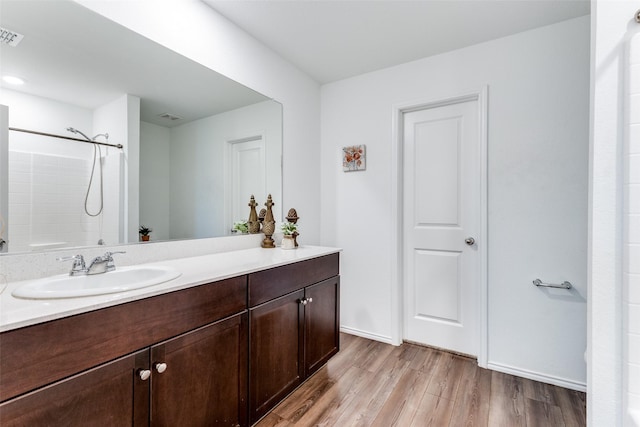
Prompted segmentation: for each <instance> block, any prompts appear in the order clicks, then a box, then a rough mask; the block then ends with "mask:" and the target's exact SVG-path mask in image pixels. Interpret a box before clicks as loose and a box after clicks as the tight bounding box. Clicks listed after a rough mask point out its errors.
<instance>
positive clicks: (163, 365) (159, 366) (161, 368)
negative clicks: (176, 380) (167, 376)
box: [155, 363, 167, 374]
mask: <svg viewBox="0 0 640 427" xmlns="http://www.w3.org/2000/svg"><path fill="white" fill-rule="evenodd" d="M155 368H156V371H158V373H159V374H161V373H163V372H164V371H166V370H167V364H166V363H156V364H155Z"/></svg>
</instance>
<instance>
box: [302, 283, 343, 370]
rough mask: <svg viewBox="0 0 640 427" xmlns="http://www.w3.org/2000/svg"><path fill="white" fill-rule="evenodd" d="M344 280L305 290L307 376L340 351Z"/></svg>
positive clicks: (318, 284) (316, 285) (321, 284)
mask: <svg viewBox="0 0 640 427" xmlns="http://www.w3.org/2000/svg"><path fill="white" fill-rule="evenodd" d="M339 294H340V278H339V277H333V278H331V279H328V280H325V281H323V282H320V283H317V284H315V285H313V286H309V287H307V288H306V289H305V298H306V300H307V301H308V302H307V304H306V305H305V358H304V359H305V364H304V366H305V376H309V375H311V374H312V373H313V372H315V371H317V370H318V369H319V368H320V367H321V366H322V365H324V364H325V363H326V362H327V361H328V360H329V359H330V358H331V356H333V355H334V354H336V353H337V352H338V348H339V343H340V330H339V328H340V318H339V314H340V307H339V301H340V298H339Z"/></svg>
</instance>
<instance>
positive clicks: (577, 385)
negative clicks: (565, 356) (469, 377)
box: [487, 362, 587, 392]
mask: <svg viewBox="0 0 640 427" xmlns="http://www.w3.org/2000/svg"><path fill="white" fill-rule="evenodd" d="M487 368H488V369H491V370H492V371H498V372H502V373H504V374H510V375H515V376H517V377H522V378H527V379H530V380H534V381H539V382H541V383H547V384H553V385H557V386H559V387H564V388H568V389H571V390H576V391H582V392H586V391H587V385H586V384H585V383H581V382H577V381H573V380H568V379H566V378H559V377H553V376H550V375H545V374H541V373H539V372H534V371H529V370H527V369H520V368H515V367H513V366H509V365H503V364H501V363H491V362H489V363H488V365H487Z"/></svg>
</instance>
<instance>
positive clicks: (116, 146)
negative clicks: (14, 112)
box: [9, 128, 123, 148]
mask: <svg viewBox="0 0 640 427" xmlns="http://www.w3.org/2000/svg"><path fill="white" fill-rule="evenodd" d="M9 130H12V131H14V132H24V133H30V134H33V135H40V136H50V137H53V138H60V139H67V140H69V141H78V142H86V143H89V144H98V145H106V146H107V147H115V148H123V146H122V144H109V143H108V142H98V141H87V140H86V139H81V138H73V137H71V136H64V135H56V134H53V133H45V132H38V131H35V130H29V129H20V128H9Z"/></svg>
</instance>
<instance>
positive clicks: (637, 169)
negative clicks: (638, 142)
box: [626, 154, 640, 184]
mask: <svg viewBox="0 0 640 427" xmlns="http://www.w3.org/2000/svg"><path fill="white" fill-rule="evenodd" d="M627 162H628V168H627V171H628V173H627V177H626V178H627V183H629V184H640V154H633V155H631V154H630V155H629V157H628V159H627Z"/></svg>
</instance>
